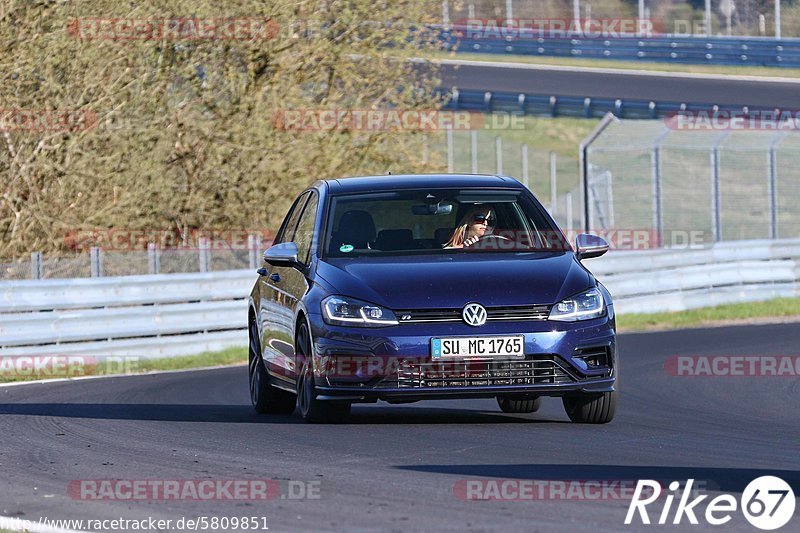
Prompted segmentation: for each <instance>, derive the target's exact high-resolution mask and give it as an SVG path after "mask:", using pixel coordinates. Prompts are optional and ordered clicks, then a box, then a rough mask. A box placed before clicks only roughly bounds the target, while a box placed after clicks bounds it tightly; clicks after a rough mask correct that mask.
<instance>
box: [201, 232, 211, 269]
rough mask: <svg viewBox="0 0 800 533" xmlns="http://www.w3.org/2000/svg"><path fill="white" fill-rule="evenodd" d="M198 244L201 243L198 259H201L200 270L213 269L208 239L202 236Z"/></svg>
mask: <svg viewBox="0 0 800 533" xmlns="http://www.w3.org/2000/svg"><path fill="white" fill-rule="evenodd" d="M198 244H199V246H198V248H199V250H198V252H199V253H198V260H199V267H200V272H208V271H209V270H211V269H210V266H211V265H210V263H211V261H209V259H210V258H209V253H208V252H209V246H208V239H207V238H206V237H200V240H199V242H198Z"/></svg>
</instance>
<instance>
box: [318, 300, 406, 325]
mask: <svg viewBox="0 0 800 533" xmlns="http://www.w3.org/2000/svg"><path fill="white" fill-rule="evenodd" d="M322 318H323V319H324V320H325V322H327V323H328V324H334V325H337V326H367V327H381V326H396V325H397V324H398V322H397V317H396V316H395V315H394V312H392V311H391V310H390V309H386V308H385V307H381V306H379V305H375V304H371V303H368V302H362V301H361V300H356V299H355V298H345V297H344V296H328V297H327V298H325V299H324V300H322Z"/></svg>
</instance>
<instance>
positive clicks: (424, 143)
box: [422, 133, 430, 165]
mask: <svg viewBox="0 0 800 533" xmlns="http://www.w3.org/2000/svg"><path fill="white" fill-rule="evenodd" d="M428 150H429V148H428V134H427V133H423V134H422V164H423V165H427V164H428V161H430V155H429V154H428Z"/></svg>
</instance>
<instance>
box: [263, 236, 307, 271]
mask: <svg viewBox="0 0 800 533" xmlns="http://www.w3.org/2000/svg"><path fill="white" fill-rule="evenodd" d="M297 254H298V251H297V245H296V244H295V243H293V242H282V243H280V244H276V245H274V246H272V247H270V248H268V249H267V250H266V251H265V252H264V261H266V262H267V263H269V264H270V265H272V266H282V267H294V266H297V265H299V264H300V261H299V260H298V259H297Z"/></svg>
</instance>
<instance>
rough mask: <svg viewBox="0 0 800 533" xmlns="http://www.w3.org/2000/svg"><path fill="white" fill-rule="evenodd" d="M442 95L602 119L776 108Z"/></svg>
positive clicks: (489, 107)
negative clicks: (608, 117)
mask: <svg viewBox="0 0 800 533" xmlns="http://www.w3.org/2000/svg"><path fill="white" fill-rule="evenodd" d="M438 94H439V96H445V97H449V100H448V102H447V104H446V105H445V106H444V108H445V109H450V110H466V111H480V112H483V113H492V112H506V113H518V114H521V115H536V116H545V117H559V116H565V117H580V118H602V117H603V116H605V115H606V114H607V113H613V114H614V115H615V116H616V117H617V118H627V119H657V118H663V117H666V116H671V115H675V114H677V113H681V112H690V113H691V112H702V111H704V112H707V113H711V112H713V111H722V112H736V113H739V112H742V113H745V114H746V113H748V112H752V111H756V110H758V111H774V109H773V108H766V107H763V108H762V107H756V106H746V105H732V104H722V105H717V104H714V103H698V102H674V101H673V102H665V101H654V100H637V99H630V98H626V99H621V98H617V99H613V98H589V97H579V96H559V95H553V94H532V93H512V92H501V91H494V92H493V91H478V90H461V89H455V90H453V91H449V90H443V89H440V90H439V91H438Z"/></svg>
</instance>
